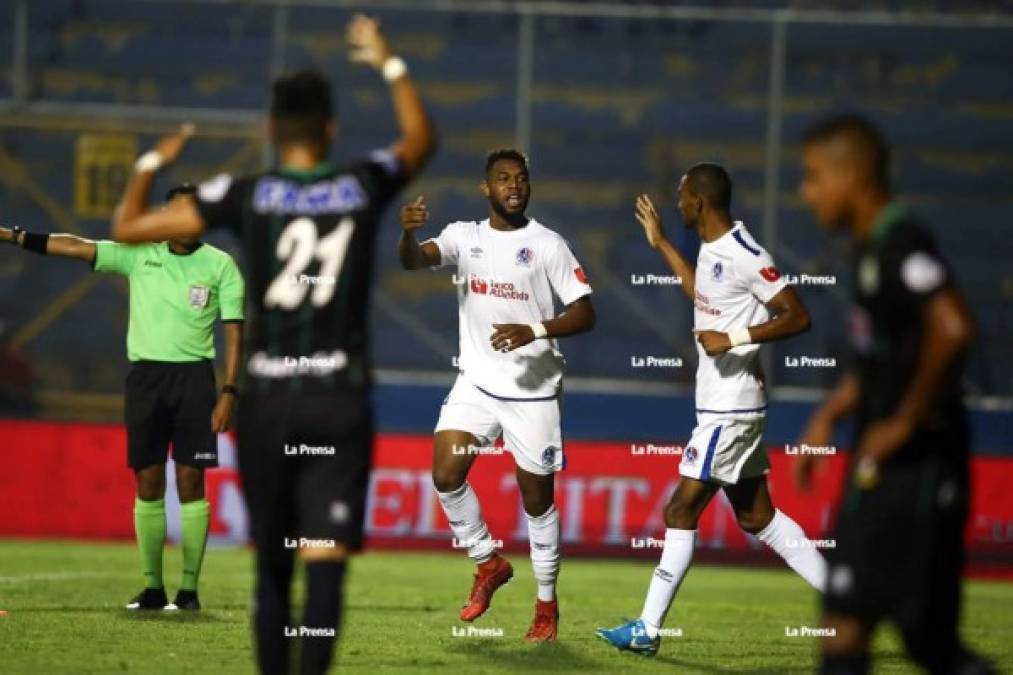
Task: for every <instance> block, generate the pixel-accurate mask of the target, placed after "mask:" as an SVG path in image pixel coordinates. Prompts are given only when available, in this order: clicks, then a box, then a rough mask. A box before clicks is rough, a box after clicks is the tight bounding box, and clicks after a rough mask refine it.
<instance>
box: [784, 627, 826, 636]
mask: <svg viewBox="0 0 1013 675" xmlns="http://www.w3.org/2000/svg"><path fill="white" fill-rule="evenodd" d="M836 635H837V629H836V628H829V627H826V626H785V627H784V636H785V637H834V636H836Z"/></svg>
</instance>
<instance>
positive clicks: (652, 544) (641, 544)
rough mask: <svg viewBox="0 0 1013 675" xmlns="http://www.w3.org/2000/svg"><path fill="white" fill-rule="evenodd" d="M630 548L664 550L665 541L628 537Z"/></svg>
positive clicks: (652, 538)
mask: <svg viewBox="0 0 1013 675" xmlns="http://www.w3.org/2000/svg"><path fill="white" fill-rule="evenodd" d="M630 548H635V549H645V548H659V549H660V548H665V540H664V539H655V538H654V537H630Z"/></svg>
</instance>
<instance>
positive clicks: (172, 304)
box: [0, 137, 244, 610]
mask: <svg viewBox="0 0 1013 675" xmlns="http://www.w3.org/2000/svg"><path fill="white" fill-rule="evenodd" d="M170 138H171V137H170ZM164 144H165V139H163V142H162V143H161V144H160V146H163V145H164ZM181 145H182V143H180V146H181ZM131 181H132V182H134V178H133V177H132V178H131ZM148 186H149V187H150V182H149V183H148ZM135 187H136V186H135ZM128 192H129V188H128ZM192 194H193V187H191V186H181V187H177V188H174V189H172V190H170V192H169V197H168V199H169V201H170V202H171V201H172V200H182V199H192V198H193V197H192ZM125 201H126V197H125ZM122 207H123V204H121V208H122ZM0 242H6V243H10V244H14V245H16V246H20V247H22V248H24V249H27V250H29V251H33V252H35V253H40V254H43V255H56V256H63V257H68V258H78V259H80V260H84V261H87V262H89V263H91V264H92V266H93V267H94V269H95V270H96V271H99V272H115V273H117V274H122V275H124V276H126V277H127V279H128V280H129V284H130V320H129V327H128V330H127V357H128V358H129V360H130V361H131V364H132V367H131V369H130V373H129V375H128V376H127V380H126V400H125V403H126V426H127V463H128V465H129V466H130V468H131V469H133V471H134V472H135V475H136V479H137V499H136V501H135V502H134V527H135V531H136V535H137V543H138V547H139V548H140V552H141V558H142V562H143V565H144V581H145V588H144V590H143V591H142V592H141V593H140V594H138V595H137V597H135V598H134V599H133V600H132V601H131V602H130V603H129V604H127V609H153V610H163V609H164V610H176V609H199V608H200V602H199V600H198V597H197V580H198V576H199V574H200V569H201V563H202V561H203V558H204V547H205V544H206V542H207V532H208V524H209V520H210V509H209V505H208V501H207V499H206V498H205V495H204V469H205V468H207V467H214V466H217V465H218V453H217V436H216V433H217V432H221V431H225V430H226V429H227V428H228V426H229V423H230V420H231V417H232V412H233V406H234V403H235V398H236V394H237V391H236V386H235V383H236V379H237V377H238V374H239V363H240V351H241V343H242V325H243V324H242V322H243V301H244V283H243V278H242V276H241V275H240V273H239V269H238V268H237V266H236V263H235V262H234V261H233V259H232V257H231V256H229V255H228V254H227V253H225V252H224V251H222V250H220V249H217V248H215V247H214V246H211V245H210V244H206V243H203V242H200V241H197V240H185V239H174V240H170V241H168V242H162V243H152V244H141V245H127V244H117V243H115V242H111V241H89V240H87V239H82V238H80V237H76V236H74V235H70V234H37V233H32V232H25V231H24V230H21V229H20V228H17V227H15V228H13V229H8V228H3V227H0ZM219 315H220V316H221V320H222V322H223V324H224V328H225V344H226V355H225V364H226V368H225V384H224V386H222V389H221V393H220V394H219V393H218V392H217V391H216V387H215V375H214V368H213V362H214V358H215V349H214V333H213V329H214V323H215V318H216V317H218V316H219ZM170 444H171V445H172V454H173V459H174V460H175V462H176V487H177V491H178V493H179V501H180V519H181V525H182V528H181V529H182V536H181V539H182V551H183V579H182V582H181V584H180V587H179V592H178V593H177V595H176V599H175V601H174V602H173V603H170V602H169V601H168V597H167V596H166V593H165V586H164V585H163V582H162V549H163V546H164V543H165V529H166V528H165V499H164V498H165V462H166V458H167V454H168V448H169V445H170Z"/></svg>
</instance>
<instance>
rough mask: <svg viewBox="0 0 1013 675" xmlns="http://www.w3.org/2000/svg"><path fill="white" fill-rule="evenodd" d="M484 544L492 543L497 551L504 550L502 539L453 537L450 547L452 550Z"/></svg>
mask: <svg viewBox="0 0 1013 675" xmlns="http://www.w3.org/2000/svg"><path fill="white" fill-rule="evenodd" d="M483 542H489V543H491V544H492V547H493V548H496V549H500V548H503V540H502V539H483V538H480V537H473V538H471V539H458V538H457V537H453V538H452V539H451V540H450V546H451V547H452V548H471V547H472V546H478V545H479V544H481V543H483Z"/></svg>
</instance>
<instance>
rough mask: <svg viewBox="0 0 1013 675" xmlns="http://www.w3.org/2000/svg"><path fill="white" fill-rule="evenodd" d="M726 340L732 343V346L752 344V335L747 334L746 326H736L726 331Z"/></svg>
mask: <svg viewBox="0 0 1013 675" xmlns="http://www.w3.org/2000/svg"><path fill="white" fill-rule="evenodd" d="M728 341H729V342H731V343H732V346H733V347H738V346H739V345H748V344H752V342H753V336H752V335H750V334H749V329H748V328H736V329H735V330H733V331H729V333H728Z"/></svg>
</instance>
